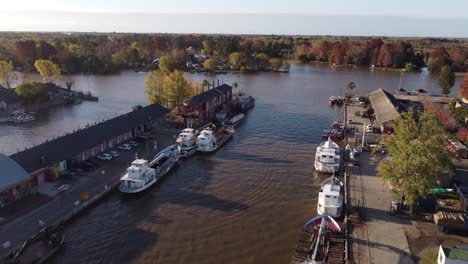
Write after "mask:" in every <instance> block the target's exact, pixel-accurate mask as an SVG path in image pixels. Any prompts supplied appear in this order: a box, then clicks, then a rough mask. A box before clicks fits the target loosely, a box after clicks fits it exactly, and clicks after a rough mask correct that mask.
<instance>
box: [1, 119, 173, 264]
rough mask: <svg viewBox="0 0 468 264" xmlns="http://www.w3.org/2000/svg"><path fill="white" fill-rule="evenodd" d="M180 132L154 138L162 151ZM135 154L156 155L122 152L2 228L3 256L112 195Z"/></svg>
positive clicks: (156, 133)
mask: <svg viewBox="0 0 468 264" xmlns="http://www.w3.org/2000/svg"><path fill="white" fill-rule="evenodd" d="M176 132H177V131H176V130H175V129H168V128H164V127H160V128H155V129H154V130H153V131H152V135H153V137H154V138H155V139H156V141H157V142H158V148H159V149H162V148H164V147H166V146H169V145H171V144H173V143H174V140H175V135H176ZM135 153H138V154H139V156H140V157H141V156H143V157H144V158H149V157H152V156H153V155H154V153H153V152H150V153H146V147H145V146H139V147H138V148H137V150H136V151H134V150H132V151H128V152H125V151H120V156H119V157H118V158H117V159H114V160H111V161H107V162H100V165H101V167H100V168H99V169H98V170H96V171H93V172H90V173H86V174H85V175H84V176H80V177H79V179H78V180H77V181H76V182H74V183H71V184H70V185H71V187H70V188H69V189H68V190H66V191H65V192H63V193H62V194H59V195H57V196H56V197H54V198H53V199H52V200H51V201H50V202H47V203H45V204H44V205H42V206H40V207H39V208H36V209H34V210H32V211H30V212H29V213H26V214H23V215H21V216H18V217H17V218H16V219H9V221H8V222H6V223H5V224H4V225H0V237H1V239H2V240H1V241H0V244H2V245H8V244H11V245H10V246H8V247H6V248H5V246H4V247H1V248H0V255H6V254H8V253H9V252H11V251H13V249H14V248H16V247H18V246H19V245H20V243H22V242H23V241H25V240H27V239H28V238H29V237H30V236H31V235H33V234H35V233H37V232H38V231H39V230H40V229H41V228H42V226H44V225H46V226H47V225H52V224H56V223H60V222H62V223H65V224H66V223H67V222H68V221H71V220H73V219H74V218H75V217H76V216H78V215H79V214H80V213H82V212H84V211H85V209H86V208H88V207H90V206H93V205H94V204H95V203H97V202H99V201H100V199H101V198H104V196H105V195H107V194H110V193H112V192H113V189H114V188H115V187H117V186H118V183H119V180H120V177H121V176H122V174H123V173H124V171H125V169H126V168H127V167H128V165H129V163H130V162H131V161H132V160H133V159H134V157H135ZM82 193H88V194H89V199H88V200H87V201H84V202H80V195H81V194H82Z"/></svg>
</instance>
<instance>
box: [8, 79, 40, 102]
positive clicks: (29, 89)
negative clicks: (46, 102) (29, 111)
mask: <svg viewBox="0 0 468 264" xmlns="http://www.w3.org/2000/svg"><path fill="white" fill-rule="evenodd" d="M15 92H16V94H17V95H18V96H20V97H22V98H24V99H25V100H27V101H32V100H35V99H38V98H43V97H45V96H46V95H47V86H45V85H44V84H43V83H38V82H25V83H22V84H20V85H18V86H17V87H16V89H15Z"/></svg>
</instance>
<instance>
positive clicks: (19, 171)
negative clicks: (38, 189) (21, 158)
mask: <svg viewBox="0 0 468 264" xmlns="http://www.w3.org/2000/svg"><path fill="white" fill-rule="evenodd" d="M0 168H2V171H1V172H0V191H2V190H5V189H7V188H8V187H10V186H13V185H15V184H18V183H21V182H24V181H26V180H29V179H30V178H31V176H29V174H28V173H27V172H26V171H25V170H24V169H23V168H22V167H21V166H20V165H19V164H18V163H16V162H15V161H14V160H12V159H11V158H10V157H8V156H5V155H3V154H1V153H0Z"/></svg>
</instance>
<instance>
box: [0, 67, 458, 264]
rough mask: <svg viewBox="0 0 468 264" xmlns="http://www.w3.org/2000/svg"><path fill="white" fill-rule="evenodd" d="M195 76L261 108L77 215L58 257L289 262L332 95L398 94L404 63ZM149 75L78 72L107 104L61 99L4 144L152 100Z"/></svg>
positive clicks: (332, 116) (431, 80)
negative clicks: (209, 144) (215, 141)
mask: <svg viewBox="0 0 468 264" xmlns="http://www.w3.org/2000/svg"><path fill="white" fill-rule="evenodd" d="M189 76H190V77H191V78H192V79H195V80H197V81H199V82H201V80H203V79H208V80H212V79H216V78H219V79H220V81H224V82H225V83H228V84H231V83H232V82H237V83H238V84H239V88H241V89H244V90H245V91H247V92H249V93H250V94H252V95H253V96H254V97H255V98H256V106H255V108H254V109H252V111H251V112H250V113H249V114H248V117H247V119H246V120H245V122H244V123H243V124H242V125H240V127H239V128H238V129H237V131H236V134H235V136H234V138H233V140H231V141H230V142H228V143H227V144H226V145H225V146H223V147H222V148H221V149H220V150H219V151H217V152H216V153H214V154H213V155H197V156H194V157H192V158H190V159H188V160H185V161H183V162H182V163H181V166H179V167H178V168H177V169H176V170H175V171H174V172H173V173H171V174H170V175H169V176H168V177H167V178H166V180H165V181H164V182H162V184H160V185H159V186H157V187H155V188H153V189H151V190H150V191H149V192H147V193H145V194H144V195H141V196H138V197H137V198H134V199H128V198H124V197H122V196H121V195H118V194H117V193H114V194H112V195H111V196H109V197H108V198H106V199H104V200H103V201H102V202H100V203H99V204H97V205H96V206H94V207H93V208H91V209H90V210H89V211H87V212H86V213H85V214H83V215H82V216H80V217H79V218H78V219H76V220H75V221H73V222H72V223H71V224H70V225H69V226H68V227H67V235H66V237H67V238H66V247H65V249H64V250H62V251H61V253H60V254H59V255H58V256H57V257H56V258H55V259H54V261H53V262H54V263H265V264H266V263H268V264H271V263H288V262H289V260H290V257H291V255H292V253H293V249H294V246H295V242H296V240H297V238H298V232H299V231H300V227H301V225H302V224H303V223H304V222H305V221H306V220H308V219H309V218H311V217H313V216H315V215H316V210H315V208H316V200H317V198H316V196H317V194H318V187H319V185H320V182H321V180H322V178H321V177H317V176H316V175H315V174H314V172H313V159H314V154H315V148H316V146H317V144H319V143H320V142H321V131H322V130H323V129H324V128H327V127H328V126H329V125H330V124H331V123H332V122H333V121H334V120H336V119H342V113H341V109H339V108H332V109H330V108H328V107H327V98H328V97H329V96H330V95H342V94H343V92H344V89H343V87H344V86H345V85H346V82H347V81H349V80H353V81H354V82H355V83H356V85H357V87H358V88H357V92H366V91H370V90H373V89H376V88H379V87H381V88H385V89H387V90H389V91H393V90H395V89H396V88H397V87H398V84H399V81H400V74H399V73H393V72H381V71H374V72H370V71H368V70H367V69H359V68H355V69H351V68H342V69H331V68H329V67H328V66H326V65H295V64H294V65H292V67H291V72H290V73H258V74H244V75H231V74H226V75H218V76H215V75H208V74H207V75H205V74H189ZM144 77H145V73H135V72H122V73H121V74H118V75H111V76H73V78H74V80H75V88H76V89H82V90H91V91H92V92H94V93H96V94H97V95H99V96H100V102H98V103H93V102H84V103H83V104H81V105H76V106H70V107H59V108H55V109H52V110H50V111H48V112H47V113H44V114H43V115H42V116H41V117H40V118H39V119H38V120H36V121H34V122H31V123H27V124H21V125H6V124H0V152H4V153H7V154H11V153H13V152H15V151H16V150H17V149H18V148H19V149H21V148H24V147H25V146H30V145H32V144H38V143H40V142H41V141H43V140H45V139H47V138H50V137H54V136H58V135H61V134H63V133H65V132H66V131H70V130H73V129H75V128H77V127H79V126H81V127H83V126H84V125H85V124H86V123H92V122H94V121H97V120H100V119H106V118H110V117H112V116H115V115H116V114H121V113H124V112H127V111H129V110H130V108H131V106H133V105H136V104H145V95H144V92H143V91H144ZM459 82H460V79H457V83H456V86H455V87H454V89H453V91H452V93H453V94H456V93H457V90H458V88H456V87H458V86H459ZM436 83H437V80H436V77H435V76H432V75H430V74H429V73H427V72H426V71H423V72H422V73H410V74H405V75H404V76H403V79H402V84H403V85H402V86H403V87H404V88H405V89H407V90H410V91H411V90H415V89H418V88H423V89H426V90H429V91H430V92H432V93H439V90H438V87H437V84H436ZM12 142H15V143H12Z"/></svg>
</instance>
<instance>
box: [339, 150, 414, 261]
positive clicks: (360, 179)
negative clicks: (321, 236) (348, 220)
mask: <svg viewBox="0 0 468 264" xmlns="http://www.w3.org/2000/svg"><path fill="white" fill-rule="evenodd" d="M360 160H361V166H360V167H348V168H347V172H348V174H349V175H350V176H349V188H350V190H349V191H350V203H351V205H352V206H353V207H354V208H358V207H360V211H361V217H362V220H363V221H362V223H361V224H356V225H355V226H354V227H353V226H352V225H351V228H350V229H351V230H350V238H351V239H350V240H351V241H350V242H351V243H350V250H351V253H350V255H351V256H352V257H353V260H354V261H353V262H354V263H362V264H364V263H379V264H380V263H382V264H384V263H413V260H412V258H411V252H410V249H409V245H408V242H407V240H406V236H405V232H404V230H403V226H404V225H411V222H410V221H408V220H404V219H400V218H398V217H394V216H391V215H390V214H389V213H388V211H389V208H390V202H391V200H392V198H391V193H390V190H389V189H388V187H387V185H386V184H385V185H383V184H382V182H381V180H380V178H379V177H378V176H377V173H376V166H377V161H376V159H375V157H372V155H371V153H369V152H363V153H361V157H360Z"/></svg>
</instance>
